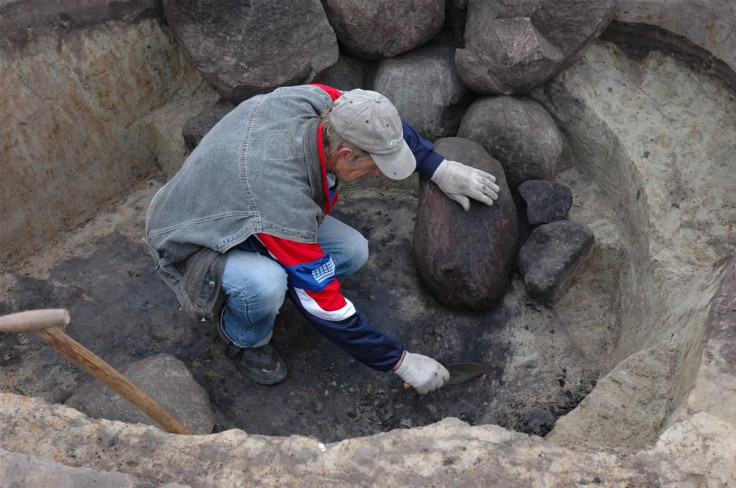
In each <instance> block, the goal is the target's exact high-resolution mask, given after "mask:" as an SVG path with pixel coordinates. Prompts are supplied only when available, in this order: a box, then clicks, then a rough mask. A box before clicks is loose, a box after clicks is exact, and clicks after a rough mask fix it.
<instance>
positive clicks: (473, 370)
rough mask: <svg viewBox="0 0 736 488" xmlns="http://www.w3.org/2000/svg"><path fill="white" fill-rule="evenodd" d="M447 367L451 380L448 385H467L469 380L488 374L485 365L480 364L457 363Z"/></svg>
mask: <svg viewBox="0 0 736 488" xmlns="http://www.w3.org/2000/svg"><path fill="white" fill-rule="evenodd" d="M445 367H446V368H447V371H449V372H450V379H449V380H448V381H447V383H446V384H447V385H457V384H458V383H465V382H466V381H468V380H472V379H473V378H476V377H478V376H482V375H484V374H486V370H485V368H484V367H483V365H482V364H478V363H457V364H449V365H447V366H445Z"/></svg>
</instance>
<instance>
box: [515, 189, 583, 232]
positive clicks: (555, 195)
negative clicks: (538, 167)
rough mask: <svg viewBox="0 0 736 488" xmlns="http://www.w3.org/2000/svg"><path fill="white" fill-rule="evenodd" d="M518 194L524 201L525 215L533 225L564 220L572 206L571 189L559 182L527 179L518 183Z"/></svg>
mask: <svg viewBox="0 0 736 488" xmlns="http://www.w3.org/2000/svg"><path fill="white" fill-rule="evenodd" d="M519 194H521V197H522V198H523V199H524V202H526V216H527V219H528V221H529V223H530V224H533V225H536V224H548V223H550V222H554V221H556V220H564V219H565V218H566V217H567V213H568V212H569V211H570V207H571V206H572V191H571V190H570V188H569V187H567V186H565V185H563V184H561V183H550V182H549V181H544V180H528V181H525V182H524V183H522V184H521V185H519Z"/></svg>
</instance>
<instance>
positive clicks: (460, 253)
mask: <svg viewBox="0 0 736 488" xmlns="http://www.w3.org/2000/svg"><path fill="white" fill-rule="evenodd" d="M435 149H436V150H437V151H438V152H440V153H441V154H444V155H445V156H447V157H448V158H450V159H453V160H457V161H463V162H464V163H465V164H468V165H470V166H473V167H475V168H478V169H482V170H484V171H488V172H489V173H491V174H493V175H494V176H495V177H496V184H498V186H499V187H500V188H501V190H500V192H499V195H498V200H496V202H495V203H494V204H493V205H492V206H490V207H489V206H486V205H484V204H482V203H479V202H476V201H473V202H472V204H471V208H470V211H468V212H465V210H463V208H462V207H461V206H460V205H459V204H458V203H456V202H455V201H453V200H450V199H449V198H447V197H446V196H445V194H444V193H442V191H441V190H440V189H439V188H438V187H437V185H435V184H434V183H433V182H432V181H430V180H428V179H426V178H423V179H422V181H421V182H420V185H419V211H418V213H417V220H416V224H415V226H414V259H415V261H416V265H417V271H418V273H419V276H420V277H421V278H422V280H423V281H424V283H425V284H426V285H427V287H428V288H429V289H430V291H431V292H432V294H433V295H434V297H435V298H436V299H437V300H439V301H440V302H442V303H444V304H445V305H448V306H451V307H458V308H473V309H484V308H490V307H492V306H494V305H496V304H497V303H498V302H499V301H500V300H501V298H502V297H503V295H504V293H505V292H506V290H507V288H508V283H509V274H510V273H511V270H512V267H513V263H514V258H515V257H516V250H517V241H518V237H519V230H518V223H517V215H516V207H515V206H514V201H513V199H512V198H511V192H510V191H509V188H508V185H507V184H506V177H505V176H504V172H503V168H502V167H501V164H500V163H499V162H498V161H496V160H495V159H493V158H492V157H491V156H490V155H489V154H488V153H487V152H486V151H485V150H484V149H483V147H482V146H481V145H480V144H478V143H475V142H473V141H469V140H467V139H460V138H457V137H450V138H446V139H440V140H439V141H437V143H436V144H435Z"/></svg>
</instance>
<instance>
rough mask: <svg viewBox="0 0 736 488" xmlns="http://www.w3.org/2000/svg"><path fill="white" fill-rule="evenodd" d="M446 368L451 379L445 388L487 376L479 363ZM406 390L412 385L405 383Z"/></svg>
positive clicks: (449, 365)
mask: <svg viewBox="0 0 736 488" xmlns="http://www.w3.org/2000/svg"><path fill="white" fill-rule="evenodd" d="M445 368H447V371H449V372H450V379H449V380H447V383H445V386H449V385H457V384H459V383H465V382H466V381H469V380H472V379H473V378H476V377H478V376H483V375H484V374H486V370H485V368H484V367H483V365H482V364H478V363H456V364H448V365H447V366H445ZM404 388H407V389H408V388H411V385H410V384H409V383H404Z"/></svg>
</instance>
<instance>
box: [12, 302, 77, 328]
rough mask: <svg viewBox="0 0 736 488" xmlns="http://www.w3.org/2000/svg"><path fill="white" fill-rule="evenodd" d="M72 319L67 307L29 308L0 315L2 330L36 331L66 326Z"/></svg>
mask: <svg viewBox="0 0 736 488" xmlns="http://www.w3.org/2000/svg"><path fill="white" fill-rule="evenodd" d="M70 320H71V318H70V317H69V311H68V310H67V309H65V308H49V309H45V310H28V311H27V312H18V313H11V314H10V315H3V316H2V317H0V332H36V331H39V330H44V329H48V328H49V327H66V326H67V325H69V321H70Z"/></svg>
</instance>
